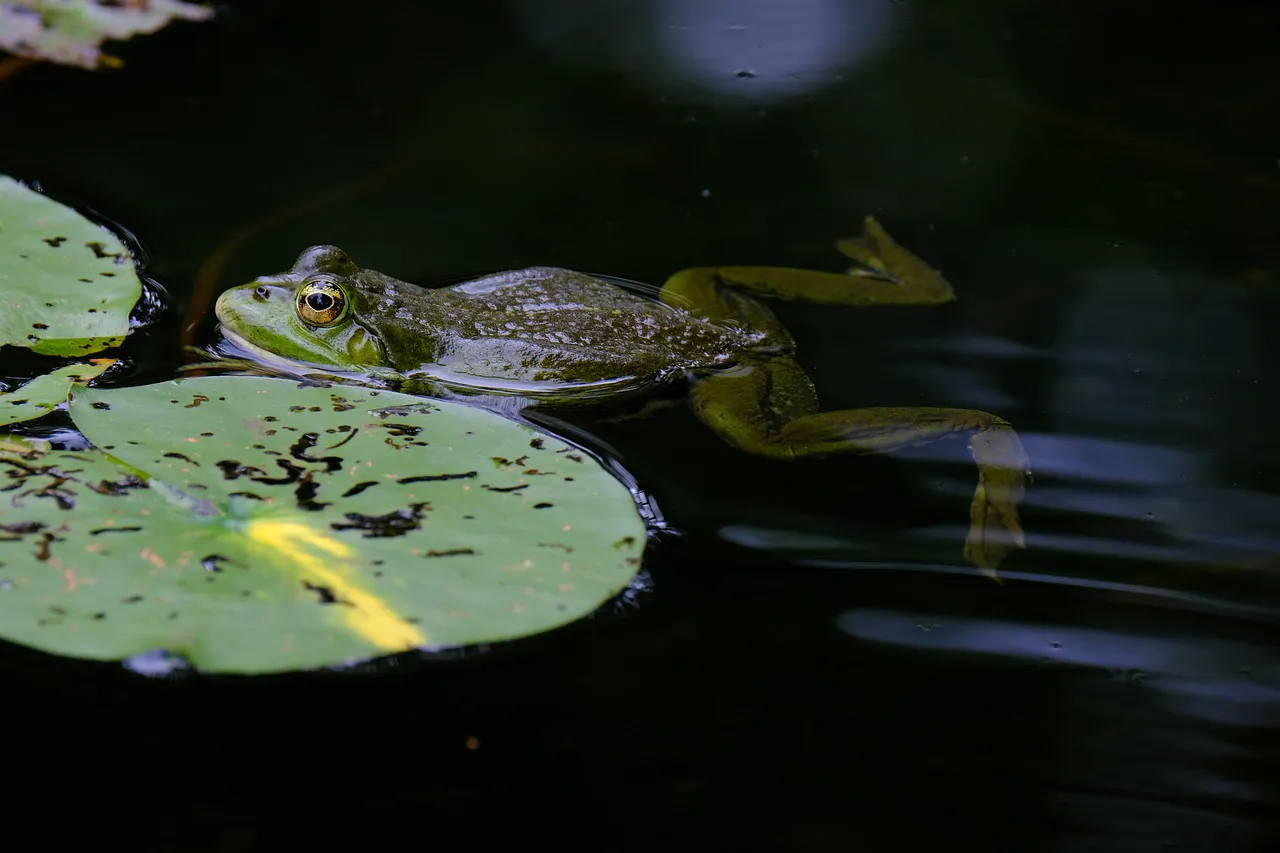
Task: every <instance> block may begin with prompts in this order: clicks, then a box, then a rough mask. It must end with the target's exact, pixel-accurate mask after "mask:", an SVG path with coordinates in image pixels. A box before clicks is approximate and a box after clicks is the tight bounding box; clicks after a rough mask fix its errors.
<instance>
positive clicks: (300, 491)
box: [293, 471, 329, 512]
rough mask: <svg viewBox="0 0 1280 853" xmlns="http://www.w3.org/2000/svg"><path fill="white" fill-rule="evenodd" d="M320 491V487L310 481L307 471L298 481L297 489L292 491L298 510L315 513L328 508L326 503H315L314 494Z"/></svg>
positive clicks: (310, 475) (310, 476)
mask: <svg viewBox="0 0 1280 853" xmlns="http://www.w3.org/2000/svg"><path fill="white" fill-rule="evenodd" d="M319 491H320V485H319V484H318V483H316V482H315V481H314V480H313V479H312V474H311V472H310V471H308V472H307V473H306V474H304V475H303V476H302V479H301V480H299V481H298V488H296V489H294V490H293V497H294V499H295V500H297V502H298V509H302V510H306V511H307V512H316V511H318V510H322V509H324V508H325V507H327V506H329V504H327V503H321V502H319V501H317V500H316V499H315V498H316V493H318V492H319Z"/></svg>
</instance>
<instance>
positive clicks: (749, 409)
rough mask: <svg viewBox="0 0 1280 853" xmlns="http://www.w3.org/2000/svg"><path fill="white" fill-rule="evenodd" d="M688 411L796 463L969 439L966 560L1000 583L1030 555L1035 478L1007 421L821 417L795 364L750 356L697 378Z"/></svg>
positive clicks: (901, 414) (925, 411) (926, 413)
mask: <svg viewBox="0 0 1280 853" xmlns="http://www.w3.org/2000/svg"><path fill="white" fill-rule="evenodd" d="M689 399H690V403H691V405H692V406H693V410H694V412H695V413H697V415H698V417H699V419H701V420H702V421H703V422H704V423H705V424H707V426H709V427H710V428H711V429H712V430H714V431H715V432H716V433H717V434H718V435H720V437H721V438H723V439H724V440H725V441H727V442H729V443H730V444H733V445H735V446H737V447H739V448H741V449H743V450H745V451H747V452H749V453H753V454H756V455H760V456H769V457H773V458H777V459H797V458H801V457H807V456H825V455H829V454H835V453H864V454H865V453H885V452H888V451H892V450H898V449H901V448H904V447H912V446H915V445H920V444H929V443H931V442H934V441H940V440H941V439H944V438H950V437H952V436H957V435H960V434H962V433H969V434H970V438H969V449H970V451H971V452H972V454H973V459H974V461H975V462H976V463H977V465H978V486H977V489H976V490H975V491H974V494H973V503H972V504H971V506H970V509H969V534H968V537H967V538H966V539H965V547H964V555H965V558H966V559H968V560H969V561H970V562H971V563H974V564H975V565H977V566H979V567H980V568H982V569H983V570H984V571H985V572H986V573H987V574H989V575H991V576H992V577H994V576H995V569H996V567H997V566H999V564H1000V562H1001V560H1003V559H1004V558H1005V557H1006V556H1007V555H1008V554H1009V553H1010V552H1011V551H1012V550H1013V549H1015V548H1025V547H1026V544H1025V541H1024V537H1023V533H1022V526H1021V523H1020V521H1019V519H1018V504H1019V502H1020V501H1021V500H1022V495H1023V490H1024V487H1025V483H1026V479H1027V477H1028V476H1029V474H1030V471H1029V470H1028V461H1027V455H1026V452H1025V451H1024V450H1023V448H1022V442H1021V441H1020V440H1019V438H1018V434H1017V433H1016V432H1015V431H1014V429H1013V427H1012V426H1010V425H1009V423H1008V422H1007V421H1005V420H1003V419H1001V418H998V417H996V416H995V415H991V414H988V413H986V412H980V411H976V410H973V409H943V408H923V407H921V408H914V407H913V408H896V407H895V408H870V409H846V410H843V411H836V412H819V411H818V402H817V395H816V393H815V392H814V388H813V383H812V382H810V380H809V377H807V376H806V375H805V374H804V371H803V370H801V368H800V366H799V365H798V364H796V363H795V362H794V361H793V360H791V359H790V358H786V357H782V358H776V357H775V358H768V359H766V358H753V359H748V360H747V361H745V362H743V363H742V364H741V365H739V366H738V367H736V368H734V369H732V370H729V371H725V372H722V373H717V374H713V375H711V376H708V377H705V378H702V379H699V380H697V381H696V382H695V383H694V386H693V388H692V390H691V391H690V397H689Z"/></svg>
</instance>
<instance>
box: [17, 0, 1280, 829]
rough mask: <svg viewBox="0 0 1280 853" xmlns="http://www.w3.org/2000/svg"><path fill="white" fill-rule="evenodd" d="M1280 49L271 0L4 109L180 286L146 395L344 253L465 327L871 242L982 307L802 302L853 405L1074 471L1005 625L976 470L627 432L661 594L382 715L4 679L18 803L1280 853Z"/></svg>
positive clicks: (609, 447) (29, 142) (821, 372)
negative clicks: (467, 321) (1009, 434)
mask: <svg viewBox="0 0 1280 853" xmlns="http://www.w3.org/2000/svg"><path fill="white" fill-rule="evenodd" d="M1261 9H1262V7H1259V8H1258V9H1255V10H1253V11H1249V12H1241V13H1239V14H1235V15H1231V16H1227V15H1214V14H1208V15H1201V16H1197V17H1196V18H1195V19H1194V25H1188V19H1187V18H1186V17H1185V16H1178V15H1175V14H1172V13H1170V12H1168V11H1164V10H1161V9H1158V8H1155V7H1152V6H1151V5H1150V4H1146V3H1138V2H1118V3H1100V2H1073V3H1067V2H1048V3H1039V4H1022V3H1015V2H1012V0H1010V2H977V0H951V2H944V0H916V2H910V3H895V2H888V0H803V2H802V0H788V2H787V3H785V4H784V3H767V2H762V1H761V2H755V0H752V2H747V0H742V2H737V3H729V2H719V0H716V2H713V1H712V0H636V2H631V3H613V4H605V3H600V4H586V3H573V2H570V0H524V2H508V3H501V2H482V0H477V2H471V3H455V4H437V3H430V4H428V3H413V2H387V3H377V4H372V3H367V4H358V5H355V6H351V7H349V8H348V9H346V10H344V9H343V8H342V7H339V6H337V5H335V4H313V3H304V2H256V3H228V4H225V6H224V7H222V11H221V14H220V15H219V17H218V18H217V19H216V20H215V21H213V22H211V23H207V24H200V25H179V26H174V27H172V28H170V29H169V30H166V31H164V32H162V33H161V34H159V35H157V36H155V37H152V38H149V39H143V40H140V41H137V42H135V43H130V44H128V45H126V46H122V47H119V48H118V49H116V50H115V51H114V52H115V53H117V54H119V55H120V56H122V57H123V58H124V59H125V60H126V66H125V68H124V69H123V70H122V71H118V72H111V73H102V74H90V73H86V72H83V71H79V70H75V69H65V68H57V67H49V66H31V67H27V68H24V69H22V70H21V72H20V73H14V74H11V75H9V76H8V77H5V78H4V79H3V80H0V116H2V117H3V123H4V126H5V128H6V132H5V133H4V134H3V135H2V138H0V173H5V174H11V175H15V176H18V177H22V178H24V179H36V180H40V181H42V182H43V184H44V186H45V188H46V189H48V190H49V191H51V192H53V193H55V194H57V195H58V196H59V197H60V198H63V199H66V200H69V201H72V202H75V203H77V204H82V205H87V206H89V207H92V208H93V209H95V210H97V211H98V212H100V213H101V214H102V215H104V216H106V217H108V218H110V219H111V220H113V221H115V222H118V223H121V224H122V225H123V226H125V227H127V228H128V229H130V230H131V231H132V232H134V233H135V234H136V235H137V236H138V238H139V239H140V241H141V243H142V244H143V245H144V246H145V248H146V249H147V251H148V253H149V254H150V257H151V260H150V264H149V266H148V269H147V272H148V274H149V275H151V276H153V277H154V278H155V279H156V280H158V281H159V282H161V283H162V284H163V285H164V286H165V287H166V288H167V290H168V292H169V297H170V311H169V313H168V314H167V315H166V316H165V317H164V318H163V319H162V320H161V321H160V322H159V323H158V324H156V325H155V326H153V327H151V328H150V329H148V330H147V331H145V332H144V333H142V334H140V335H137V336H135V339H134V340H133V341H131V347H132V349H131V351H130V353H131V355H132V357H133V361H132V363H131V365H130V370H129V372H128V374H127V375H126V376H125V377H123V378H124V379H126V380H127V381H130V382H134V381H143V380H150V379H161V378H168V377H169V376H172V375H173V373H174V371H175V370H176V368H177V366H178V365H179V364H180V363H181V362H182V352H181V345H182V342H183V340H184V335H190V336H191V339H192V340H194V341H195V342H208V341H210V340H213V339H214V336H215V323H214V320H213V318H212V316H211V313H210V307H211V299H212V296H213V295H216V293H217V292H218V291H220V290H222V289H225V288H226V287H229V286H231V285H235V284H241V283H244V282H247V281H250V280H252V279H253V278H254V277H255V276H257V275H259V274H263V273H274V272H278V271H280V270H283V269H286V268H287V267H288V266H289V265H290V264H291V263H292V262H293V259H294V258H295V257H296V256H297V254H298V252H299V251H300V250H301V249H302V248H304V247H306V246H309V245H312V244H316V243H333V244H337V245H339V246H341V247H343V248H344V249H345V250H346V251H347V252H348V253H349V254H350V255H351V256H352V257H353V258H354V259H356V260H357V262H358V263H360V264H362V265H364V266H368V267H372V268H375V269H378V270H381V271H383V272H386V273H388V274H391V275H395V276H398V277H401V278H404V279H408V280H412V281H417V282H421V283H427V284H430V283H437V282H442V281H456V280H458V278H459V277H462V276H466V275H470V274H479V273H484V272H490V271H494V270H500V269H508V268H514V267H520V266H526V265H532V264H550V265H560V266H566V267H572V268H576V269H582V270H587V271H591V272H599V273H606V274H610V275H614V276H620V277H623V278H627V279H633V280H638V281H647V282H653V283H661V281H662V280H663V279H665V277H666V276H667V275H669V274H670V273H671V272H673V271H675V270H677V269H680V268H683V267H688V266H697V265H709V264H734V265H739V264H767V265H787V266H796V267H805V268H814V269H840V268H841V261H842V259H841V258H840V256H839V255H838V254H837V253H836V252H835V251H834V249H833V248H832V243H833V241H834V240H836V239H838V238H840V237H846V236H852V235H853V234H855V233H856V231H857V228H858V226H859V223H860V221H861V218H862V217H863V215H865V214H868V213H871V214H874V215H875V216H877V217H878V218H879V219H880V220H881V221H882V222H884V223H885V225H886V227H888V228H889V230H890V232H891V233H892V234H893V235H894V236H895V237H896V238H897V239H898V240H899V241H900V242H901V243H903V244H904V245H906V246H908V247H909V248H911V249H912V250H913V251H915V252H917V253H918V254H919V255H921V256H922V257H923V258H925V259H926V260H928V261H929V262H930V263H931V264H933V265H935V266H937V267H939V268H940V269H941V270H943V272H944V273H945V274H946V276H947V277H948V279H949V280H950V281H951V282H952V283H953V284H954V285H955V287H956V289H957V292H958V294H959V296H960V299H959V301H958V302H956V303H953V304H950V305H947V306H944V307H939V308H903V309H880V310H867V311H859V310H854V309H843V308H833V307H829V306H812V305H803V304H799V303H774V304H773V305H772V307H774V308H775V310H776V311H777V313H778V315H779V317H780V318H781V319H782V320H783V321H784V322H785V323H786V325H787V326H788V328H790V329H791V330H792V332H793V333H794V335H795V337H796V339H797V342H798V345H799V359H800V362H801V364H802V366H803V367H804V368H805V370H807V371H808V372H809V373H810V375H811V376H812V377H813V379H814V381H815V382H816V384H817V386H818V389H819V392H820V394H821V396H822V401H823V407H824V409H843V408H852V407H856V406H860V405H904V406H911V405H930V406H953V407H963V408H976V409H983V410H987V411H992V412H995V413H997V414H999V415H1001V416H1003V417H1005V418H1007V419H1008V420H1010V421H1011V422H1012V423H1013V424H1014V425H1015V426H1016V427H1017V428H1018V429H1019V431H1020V432H1021V434H1022V435H1023V438H1024V441H1025V444H1026V447H1027V450H1028V452H1029V454H1030V456H1031V462H1032V468H1033V470H1034V472H1035V481H1034V483H1032V484H1031V486H1030V487H1029V488H1028V491H1027V496H1026V500H1025V503H1024V505H1023V521H1024V525H1025V527H1026V531H1027V543H1028V546H1029V547H1028V548H1027V550H1026V551H1025V552H1022V553H1018V554H1015V555H1014V556H1013V557H1012V558H1011V559H1010V560H1009V561H1008V562H1007V563H1006V564H1005V566H1004V567H1003V571H1002V575H1003V577H1004V579H1005V583H1004V584H1002V585H996V584H993V583H992V582H991V581H990V580H987V579H985V578H982V577H981V576H980V575H979V574H978V573H977V572H976V571H974V570H973V569H972V568H971V567H968V566H966V565H965V564H964V563H963V561H962V559H961V556H960V548H961V543H962V540H963V538H964V531H965V527H966V525H967V517H968V515H967V507H968V500H969V494H970V493H971V491H972V488H973V481H974V476H975V472H974V469H973V465H972V462H971V461H970V460H969V457H968V454H967V452H966V449H965V446H964V442H963V441H952V442H943V443H941V444H934V445H929V446H926V447H922V448H917V449H915V450H912V451H906V452H901V453H897V454H893V455H891V456H889V457H876V458H840V459H830V460H822V461H807V462H800V463H795V464H790V465H788V464H782V463H777V462H770V461H767V460H756V459H752V458H747V457H745V456H743V455H741V454H739V453H736V452H735V451H734V450H733V449H732V448H730V447H728V446H727V445H724V444H722V443H721V442H720V441H719V440H718V439H717V438H716V437H715V436H714V435H712V434H711V433H710V432H709V431H707V430H705V429H703V428H702V427H701V426H700V425H699V424H698V422H697V421H696V420H695V419H694V418H693V417H692V415H690V414H689V412H688V411H687V410H686V409H684V408H682V407H674V408H668V409H665V410H663V411H661V412H659V413H658V414H656V415H655V416H653V417H652V418H649V419H646V420H641V421H626V422H620V423H614V424H591V423H584V424H582V426H583V427H584V428H585V429H587V430H588V431H589V433H590V435H591V436H592V439H591V441H592V442H593V443H594V444H595V446H596V447H598V448H600V449H602V450H605V451H606V452H608V453H610V454H612V455H613V456H614V457H615V458H617V459H619V460H620V461H621V463H622V464H623V465H624V466H625V467H626V469H627V470H628V471H629V472H630V473H631V474H632V475H633V476H634V477H635V478H636V479H637V481H638V482H639V483H640V484H641V486H642V488H644V489H645V491H646V492H647V493H649V494H650V495H652V496H653V497H654V499H655V500H656V502H657V503H658V505H659V506H660V507H661V509H662V512H663V514H664V515H665V518H666V521H667V523H668V524H669V525H670V527H671V528H672V531H671V532H670V533H667V534H664V535H662V536H661V537H660V538H659V541H658V542H657V543H656V545H655V546H654V547H653V549H652V551H651V553H650V555H649V557H648V562H647V568H648V571H649V574H650V575H651V578H652V584H651V585H650V588H649V589H647V590H646V591H644V592H643V593H642V594H640V595H638V596H637V597H635V599H634V600H628V601H624V602H619V603H618V604H617V605H616V606H611V607H609V608H606V610H605V611H604V612H602V613H600V614H598V615H597V617H596V618H594V619H592V620H589V621H588V622H586V623H582V624H579V625H577V626H574V627H572V628H570V629H567V630H564V631H561V632H556V633H554V634H551V635H548V636H545V637H541V638H537V639H535V640H531V641H528V642H522V643H518V644H514V645H512V646H511V647H510V648H506V649H495V650H493V651H491V652H489V653H482V652H476V653H468V654H465V655H457V656H449V657H448V658H447V659H442V660H436V661H431V662H428V663H425V664H423V663H419V664H415V665H412V666H404V667H400V668H394V667H393V668H392V669H391V670H390V671H387V672H383V673H380V674H376V675H369V674H360V673H356V674H346V675H342V676H325V677H316V676H311V677H297V678H281V679H264V680H257V681H253V682H245V681H238V680H212V681H211V680H204V679H188V680H182V681H179V682H177V683H175V682H167V681H156V680H148V679H145V678H142V677H140V676H137V675H134V674H131V673H127V672H124V671H122V670H120V669H119V668H111V667H108V668H104V667H96V666H82V665H73V664H68V663H65V662H56V661H51V660H49V659H47V658H44V657H41V656H39V655H35V654H33V653H28V652H24V651H21V650H17V649H13V648H6V650H5V651H4V654H3V657H2V662H3V667H4V672H5V676H4V677H5V679H6V687H7V690H6V695H7V696H8V697H9V698H8V706H9V713H8V714H7V720H8V722H7V728H8V731H9V735H10V738H11V739H12V742H13V743H15V744H18V743H21V744H22V747H21V748H22V749H24V750H25V752H24V755H25V756H26V757H24V758H22V759H21V760H20V761H14V762H12V763H11V765H10V766H11V768H12V771H13V772H11V780H13V781H14V782H15V784H18V785H20V786H23V787H25V788H26V790H27V791H28V792H29V796H30V797H31V802H32V803H38V804H41V805H42V807H44V808H48V807H49V804H50V803H52V802H53V801H54V800H55V799H56V800H57V801H58V802H59V803H61V805H60V806H59V809H60V811H61V812H62V813H63V814H64V815H65V816H66V822H67V826H54V827H47V826H46V828H45V831H46V832H48V833H50V834H51V836H52V837H61V836H62V834H63V833H68V834H72V835H76V836H77V838H80V839H83V840H88V839H99V838H104V837H114V836H116V835H122V836H123V837H126V838H128V839H129V841H130V843H131V844H133V845H134V846H136V847H138V848H141V849H151V848H157V849H191V850H205V849H208V850H258V849H262V850H268V849H272V850H274V849H279V848H280V846H281V845H284V844H296V845H299V846H301V845H306V844H315V843H316V842H324V841H329V842H345V843H352V842H361V843H364V844H367V843H368V841H369V839H370V838H372V837H373V836H375V835H382V834H384V833H385V834H386V836H387V837H388V838H417V839H421V842H422V843H423V844H427V845H429V846H433V847H440V846H441V845H442V844H443V845H445V846H448V844H449V843H450V842H448V841H446V839H454V838H457V839H459V840H460V841H465V842H467V843H468V844H469V845H471V846H475V845H482V844H494V845H497V844H515V843H522V842H526V841H528V840H531V839H534V838H538V839H541V838H543V837H547V838H550V839H554V840H557V841H558V843H560V844H562V845H567V846H573V847H577V846H587V845H590V846H593V847H595V846H602V845H603V846H608V847H610V848H615V849H621V850H649V849H652V848H653V846H654V845H655V844H681V845H687V846H693V845H714V846H726V847H727V846H730V845H739V846H740V845H744V844H750V845H752V846H753V847H759V848H762V849H777V850H806V851H807V850H815V851H816V850H886V851H888V850H904V849H924V848H925V847H926V845H927V846H929V847H931V848H933V849H948V848H953V847H962V846H968V847H972V848H973V849H983V848H985V849H994V850H1005V849H1007V850H1018V851H1027V850H1037V851H1039V850H1046V851H1047V850H1054V851H1077V850H1080V851H1082V850H1089V851H1146V850H1163V849H1176V850H1213V851H1219V853H1226V851H1254V850H1258V851H1262V850H1274V849H1277V846H1280V831H1278V829H1277V827H1278V826H1280V824H1278V823H1277V822H1276V821H1275V819H1274V814H1275V812H1276V809H1277V806H1280V783H1277V779H1280V773H1278V772H1277V771H1280V754H1278V753H1277V746H1278V741H1280V738H1278V734H1280V726H1278V723H1280V654H1278V651H1280V649H1278V648H1277V631H1276V625H1277V622H1278V618H1277V617H1278V615H1280V583H1278V580H1280V433H1277V431H1276V429H1275V426H1274V425H1275V423H1276V419H1277V417H1278V416H1280V409H1278V408H1277V405H1276V403H1275V399H1276V396H1277V394H1280V388H1278V387H1277V376H1278V375H1280V373H1278V372H1277V369H1276V366H1277V365H1280V344H1278V342H1277V338H1275V337H1273V336H1272V335H1271V334H1270V332H1268V329H1272V330H1274V329H1275V328H1276V327H1277V323H1278V321H1280V296H1278V293H1280V291H1278V290H1277V275H1280V251H1278V250H1277V246H1280V242H1278V241H1277V236H1278V235H1277V231H1278V230H1280V216H1278V215H1277V214H1276V210H1277V202H1278V201H1280V169H1278V168H1277V167H1278V165H1280V160H1277V158H1278V157H1280V149H1277V148H1276V147H1275V144H1274V140H1275V139H1276V130H1277V121H1276V119H1277V112H1276V109H1275V106H1274V105H1275V103H1276V99H1277V98H1280V75H1278V74H1277V72H1276V68H1275V65H1274V62H1271V61H1269V59H1270V57H1271V55H1272V53H1273V51H1272V47H1273V45H1272V35H1271V34H1273V33H1274V32H1275V31H1276V27H1277V25H1280V15H1277V13H1276V12H1274V11H1265V10H1261ZM3 358H4V359H5V363H4V364H3V365H2V366H0V374H3V376H4V377H13V376H20V375H22V372H23V370H25V369H27V367H28V365H27V364H26V362H25V361H24V360H23V359H20V358H18V357H17V356H15V355H13V354H11V353H9V352H6V353H4V354H3ZM14 802H15V803H16V802H17V801H16V800H15V801H14ZM32 813H33V814H34V812H32ZM19 823H21V821H20V820H19V819H16V818H15V819H11V824H10V825H11V826H16V825H18V824H19Z"/></svg>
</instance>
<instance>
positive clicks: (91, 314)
mask: <svg viewBox="0 0 1280 853" xmlns="http://www.w3.org/2000/svg"><path fill="white" fill-rule="evenodd" d="M141 295H142V281H141V280H140V279H139V278H138V271H137V270H136V269H135V268H134V265H133V259H132V258H131V257H130V255H129V250H128V249H126V248H125V247H124V244H122V243H121V242H120V239H119V238H118V237H116V236H115V235H114V234H112V233H111V232H110V231H108V230H107V229H105V228H103V227H101V226H100V225H96V224H94V223H93V222H90V221H89V220H88V219H85V218H84V217H83V216H81V215H80V214H79V213H77V212H76V211H74V210H72V209H71V208H69V207H65V206H63V205H61V204H58V203H57V202H56V201H54V200H53V199H51V198H49V197H48V196H45V195H42V194H41V193H38V192H35V191H33V190H30V189H28V188H26V187H24V186H23V185H22V184H20V183H18V182H17V181H15V180H14V179H13V178H10V177H7V176H4V175H0V346H3V345H5V344H13V345H15V346H22V347H29V348H31V349H32V350H34V351H35V352H38V353H44V354H47V355H72V356H76V355H85V354H86V353H91V352H96V351H98V350H101V349H105V348H107V347H110V346H118V345H119V344H120V342H121V341H123V340H124V337H125V335H127V334H128V333H129V312H130V311H131V310H132V309H133V306H134V303H136V302H137V301H138V297H139V296H141Z"/></svg>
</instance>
